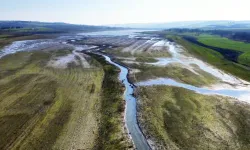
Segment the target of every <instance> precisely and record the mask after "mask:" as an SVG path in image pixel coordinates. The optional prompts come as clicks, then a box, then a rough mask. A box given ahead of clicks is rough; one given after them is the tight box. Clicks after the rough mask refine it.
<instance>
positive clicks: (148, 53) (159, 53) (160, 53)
mask: <svg viewBox="0 0 250 150" xmlns="http://www.w3.org/2000/svg"><path fill="white" fill-rule="evenodd" d="M122 49H123V48H116V49H107V50H105V52H106V53H108V54H112V55H114V56H117V57H144V58H146V57H170V56H171V54H170V53H169V52H168V51H167V50H166V49H162V50H146V49H145V51H143V52H137V51H135V53H132V52H128V51H126V52H124V51H123V50H122Z"/></svg>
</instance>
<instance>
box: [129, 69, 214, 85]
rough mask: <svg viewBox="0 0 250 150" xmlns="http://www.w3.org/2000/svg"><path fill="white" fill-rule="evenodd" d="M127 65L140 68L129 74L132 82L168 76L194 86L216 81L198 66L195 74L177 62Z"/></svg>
mask: <svg viewBox="0 0 250 150" xmlns="http://www.w3.org/2000/svg"><path fill="white" fill-rule="evenodd" d="M129 67H131V68H135V69H139V70H140V72H138V73H135V74H134V75H130V77H129V78H130V80H131V81H133V82H139V81H145V80H149V79H155V78H164V77H168V78H172V79H175V80H177V81H180V82H184V83H188V84H192V85H195V86H204V85H209V84H213V83H215V82H216V81H217V78H216V77H214V76H212V75H210V74H208V73H206V72H204V71H202V70H201V69H199V68H195V71H196V72H198V73H199V74H195V73H194V72H192V71H190V70H188V69H186V68H184V67H182V66H180V65H178V64H172V65H168V66H165V67H161V66H152V65H146V64H138V65H137V64H132V65H129Z"/></svg>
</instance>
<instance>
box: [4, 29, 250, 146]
mask: <svg viewBox="0 0 250 150" xmlns="http://www.w3.org/2000/svg"><path fill="white" fill-rule="evenodd" d="M134 32H135V31H131V32H125V31H123V33H122V34H119V31H115V32H112V33H110V32H98V33H91V34H89V35H88V34H79V35H78V36H77V39H75V37H70V36H69V37H68V38H58V39H57V40H56V41H55V40H32V41H16V42H13V43H12V44H11V45H9V46H6V47H5V48H3V49H2V50H1V51H0V58H1V57H3V56H6V55H8V54H12V53H16V52H18V51H31V50H42V49H44V48H48V47H50V48H51V49H53V47H57V48H58V47H62V48H64V47H72V46H73V45H74V42H75V41H76V40H80V39H81V38H85V37H86V36H95V37H96V38H98V37H100V38H102V37H103V36H104V35H106V34H107V35H108V36H121V35H122V36H128V39H129V38H130V39H131V38H135V36H137V35H138V34H134ZM143 36H145V35H143ZM114 38H115V37H114ZM148 38H149V39H150V37H148ZM69 39H71V40H72V41H71V42H72V44H67V43H66V42H67V41H68V40H69ZM154 41H155V43H151V44H152V45H154V46H157V47H161V46H166V47H168V51H169V53H170V54H171V58H164V57H161V58H156V59H157V60H158V61H157V62H155V63H147V64H148V65H157V66H166V65H168V64H171V63H180V64H182V65H183V66H185V67H186V68H188V69H190V70H191V71H194V72H195V70H194V67H193V65H196V66H198V67H199V68H200V69H202V70H203V71H205V72H207V73H209V74H211V75H213V76H215V77H216V78H218V79H219V81H220V82H218V84H215V85H209V86H206V87H196V86H193V85H190V84H188V83H181V82H177V81H176V80H173V79H170V78H158V79H151V80H147V81H142V82H138V83H135V84H136V85H137V86H154V85H167V86H175V87H182V88H185V89H188V90H192V91H195V92H197V93H201V94H210V95H213V94H218V95H222V96H230V97H234V98H237V99H239V100H241V101H247V102H249V101H250V99H249V98H248V97H250V84H249V82H247V81H244V80H241V79H239V78H237V77H234V76H232V75H230V74H228V73H224V72H223V71H221V70H218V69H217V68H215V67H213V66H211V65H209V64H207V63H204V62H203V61H201V60H199V59H196V58H194V57H192V56H190V55H186V54H185V51H184V50H183V48H182V47H181V46H178V45H176V44H174V43H171V42H169V41H166V40H159V39H156V40H154ZM151 42H152V41H151ZM73 49H74V50H75V52H76V51H84V50H90V49H91V50H100V49H98V47H93V45H92V46H88V45H85V46H80V47H79V46H73ZM70 56H71V55H70ZM102 56H103V57H105V59H106V61H108V62H109V63H110V64H113V65H115V66H116V67H118V68H119V69H120V70H121V72H120V75H119V80H120V81H121V82H122V83H123V84H124V85H125V87H126V90H125V92H124V98H125V100H126V112H125V114H126V116H125V121H126V127H127V129H128V132H129V133H130V135H131V137H132V140H133V143H134V144H135V147H136V148H137V149H150V146H149V145H148V142H147V139H146V138H145V136H144V135H143V133H142V132H141V130H140V127H139V125H138V123H137V110H136V98H135V97H133V93H134V87H133V85H132V84H131V83H129V81H128V79H127V75H128V69H127V68H125V67H123V66H121V65H119V64H117V63H115V62H113V61H112V60H111V59H110V57H108V56H107V55H104V54H102ZM69 58H71V57H69Z"/></svg>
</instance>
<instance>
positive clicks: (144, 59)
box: [135, 57, 157, 63]
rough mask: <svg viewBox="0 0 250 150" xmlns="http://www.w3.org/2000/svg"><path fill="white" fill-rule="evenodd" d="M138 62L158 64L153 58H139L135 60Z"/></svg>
mask: <svg viewBox="0 0 250 150" xmlns="http://www.w3.org/2000/svg"><path fill="white" fill-rule="evenodd" d="M135 61H137V62H152V63H153V62H157V60H156V59H155V58H153V57H137V58H136V59H135Z"/></svg>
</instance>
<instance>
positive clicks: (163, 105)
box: [137, 86, 250, 150]
mask: <svg viewBox="0 0 250 150" xmlns="http://www.w3.org/2000/svg"><path fill="white" fill-rule="evenodd" d="M137 95H138V96H139V97H138V99H139V106H138V110H139V122H140V125H141V127H142V128H143V132H144V133H146V135H147V137H148V138H150V139H151V140H153V141H154V144H155V145H153V144H152V145H153V146H155V148H158V149H170V150H174V149H180V150H182V149H216V150H224V149H227V150H235V149H240V150H247V149H249V147H250V140H249V136H250V130H249V126H250V123H249V119H250V117H249V116H250V107H249V105H247V104H242V103H239V102H237V101H235V100H228V99H227V98H224V97H220V96H205V95H201V94H197V93H195V92H192V91H189V90H185V89H183V88H177V87H169V86H152V87H139V88H138V89H137Z"/></svg>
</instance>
